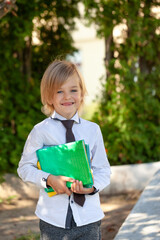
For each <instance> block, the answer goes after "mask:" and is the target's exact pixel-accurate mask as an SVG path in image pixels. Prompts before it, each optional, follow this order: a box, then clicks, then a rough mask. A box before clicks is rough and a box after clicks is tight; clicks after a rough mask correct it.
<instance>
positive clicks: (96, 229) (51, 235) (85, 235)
mask: <svg viewBox="0 0 160 240" xmlns="http://www.w3.org/2000/svg"><path fill="white" fill-rule="evenodd" d="M39 224H40V231H41V235H40V240H101V230H100V225H101V221H98V222H95V223H90V224H87V225H84V226H81V227H77V226H76V224H75V222H74V220H73V221H72V227H71V229H64V228H59V227H56V226H53V225H51V224H49V223H46V222H44V221H42V220H40V223H39Z"/></svg>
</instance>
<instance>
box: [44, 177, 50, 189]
mask: <svg viewBox="0 0 160 240" xmlns="http://www.w3.org/2000/svg"><path fill="white" fill-rule="evenodd" d="M42 181H43V182H45V183H46V186H47V188H50V187H51V186H49V185H47V178H42Z"/></svg>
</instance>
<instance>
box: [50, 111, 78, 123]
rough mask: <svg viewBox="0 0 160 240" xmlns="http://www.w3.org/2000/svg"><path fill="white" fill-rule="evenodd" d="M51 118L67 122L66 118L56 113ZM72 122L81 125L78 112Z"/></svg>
mask: <svg viewBox="0 0 160 240" xmlns="http://www.w3.org/2000/svg"><path fill="white" fill-rule="evenodd" d="M51 118H58V119H59V120H67V119H66V118H65V117H63V116H62V115H60V114H58V113H57V112H56V111H54V112H53V114H52V115H51ZM71 120H74V121H75V122H76V123H80V118H79V115H78V112H76V114H75V115H74V116H73V117H72V118H71Z"/></svg>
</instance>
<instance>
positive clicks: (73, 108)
mask: <svg viewBox="0 0 160 240" xmlns="http://www.w3.org/2000/svg"><path fill="white" fill-rule="evenodd" d="M81 102H82V93H81V88H80V85H79V78H78V76H77V74H74V75H73V76H71V77H69V78H68V79H67V81H66V82H65V83H64V84H62V86H61V87H60V88H59V89H57V91H56V92H55V94H54V97H53V106H54V109H55V111H56V112H57V113H58V114H60V115H62V116H63V117H65V118H66V119H70V118H72V117H73V116H74V114H75V113H76V112H77V110H78V108H79V107H80V105H81Z"/></svg>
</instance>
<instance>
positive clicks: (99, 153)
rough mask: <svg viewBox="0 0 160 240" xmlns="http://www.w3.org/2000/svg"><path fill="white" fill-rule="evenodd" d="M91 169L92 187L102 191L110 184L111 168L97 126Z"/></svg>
mask: <svg viewBox="0 0 160 240" xmlns="http://www.w3.org/2000/svg"><path fill="white" fill-rule="evenodd" d="M92 170H93V177H94V187H95V188H96V189H97V190H99V191H102V190H103V189H104V188H105V187H107V186H108V185H109V184H110V174H111V170H110V164H109V162H108V158H107V155H106V151H105V147H104V142H103V137H102V133H101V130H100V127H99V126H98V128H97V132H96V136H95V144H94V147H93V149H92Z"/></svg>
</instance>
